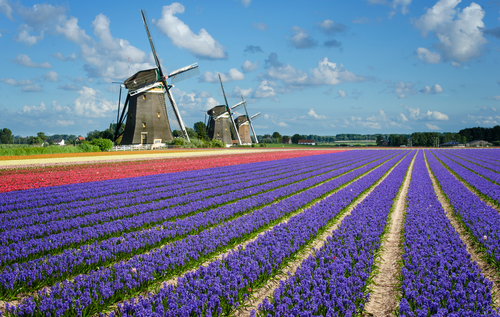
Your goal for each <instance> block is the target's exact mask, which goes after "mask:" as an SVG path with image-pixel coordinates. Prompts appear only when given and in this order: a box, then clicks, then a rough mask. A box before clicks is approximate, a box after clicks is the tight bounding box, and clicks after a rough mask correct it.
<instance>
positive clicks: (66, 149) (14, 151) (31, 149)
mask: <svg viewBox="0 0 500 317" xmlns="http://www.w3.org/2000/svg"><path fill="white" fill-rule="evenodd" d="M81 152H86V151H83V149H81V148H80V147H78V146H59V145H50V146H45V147H41V146H29V145H25V144H21V145H19V146H18V145H14V146H10V147H0V156H25V155H40V154H57V153H81Z"/></svg>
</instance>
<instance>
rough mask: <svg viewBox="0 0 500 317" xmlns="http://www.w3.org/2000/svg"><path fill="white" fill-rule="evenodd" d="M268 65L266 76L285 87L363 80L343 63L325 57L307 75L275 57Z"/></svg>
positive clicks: (295, 87) (297, 87)
mask: <svg viewBox="0 0 500 317" xmlns="http://www.w3.org/2000/svg"><path fill="white" fill-rule="evenodd" d="M273 54H274V53H273ZM270 58H271V55H270ZM269 65H273V66H270V67H269V68H268V70H267V76H268V77H271V78H273V79H279V80H282V81H283V82H284V83H285V84H286V85H287V87H289V88H293V89H301V88H303V87H305V86H321V85H337V84H340V83H342V82H359V81H364V80H365V78H364V77H362V76H357V75H355V74H353V73H351V72H349V71H347V70H346V69H345V68H344V65H342V64H340V65H338V64H337V63H332V62H330V61H329V60H328V58H327V57H325V58H324V59H322V60H320V61H319V62H318V67H317V68H314V69H312V70H311V71H310V72H311V75H307V74H306V73H305V72H303V71H302V70H297V69H295V68H293V67H292V66H290V65H289V64H286V65H285V64H282V63H280V62H279V61H277V59H276V60H272V61H270V62H269Z"/></svg>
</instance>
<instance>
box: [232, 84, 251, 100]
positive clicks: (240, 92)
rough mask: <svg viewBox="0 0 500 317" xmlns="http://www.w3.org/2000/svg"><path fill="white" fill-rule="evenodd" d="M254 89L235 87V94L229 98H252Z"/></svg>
mask: <svg viewBox="0 0 500 317" xmlns="http://www.w3.org/2000/svg"><path fill="white" fill-rule="evenodd" d="M252 91H253V89H252V88H251V87H248V88H246V89H245V88H240V87H239V86H236V87H234V89H233V92H232V93H230V94H228V97H233V98H241V96H243V97H247V96H250V94H251V93H252Z"/></svg>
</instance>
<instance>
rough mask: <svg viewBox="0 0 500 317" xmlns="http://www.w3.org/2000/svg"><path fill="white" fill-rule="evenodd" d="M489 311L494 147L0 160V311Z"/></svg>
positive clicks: (493, 275)
mask: <svg viewBox="0 0 500 317" xmlns="http://www.w3.org/2000/svg"><path fill="white" fill-rule="evenodd" d="M235 153H237V152H235ZM499 305H500V150H497V149H411V148H408V149H390V148H389V149H384V150H381V149H379V150H364V149H359V150H358V149H356V150H348V151H336V150H328V149H324V150H291V151H289V150H288V151H276V150H269V151H263V152H254V153H246V154H241V153H240V154H232V153H231V154H227V155H215V154H214V155H205V156H199V157H178V158H170V159H154V160H153V159H149V160H138V161H126V162H124V161H121V162H107V163H98V162H93V163H92V164H79V165H57V166H39V167H29V166H22V167H14V168H4V169H1V167H0V315H1V316H137V317H139V316H500V310H499V308H498V307H499Z"/></svg>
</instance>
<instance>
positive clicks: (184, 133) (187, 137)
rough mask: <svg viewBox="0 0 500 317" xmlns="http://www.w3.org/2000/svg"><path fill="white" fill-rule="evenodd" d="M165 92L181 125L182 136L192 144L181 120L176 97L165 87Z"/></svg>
mask: <svg viewBox="0 0 500 317" xmlns="http://www.w3.org/2000/svg"><path fill="white" fill-rule="evenodd" d="M163 88H164V90H165V94H166V95H167V97H168V100H169V101H170V104H171V105H172V108H173V110H174V114H175V118H176V119H177V122H178V123H179V126H180V128H181V131H182V134H183V135H184V138H186V140H188V142H191V140H189V135H188V134H187V131H186V127H185V126H184V121H182V118H181V113H180V112H179V109H178V108H177V104H176V103H175V100H174V96H173V95H172V94H171V93H170V89H168V88H167V87H163Z"/></svg>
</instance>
